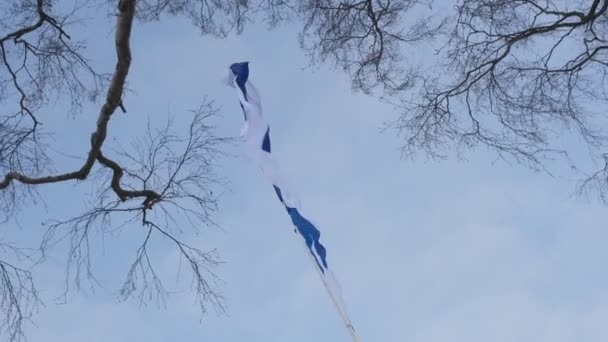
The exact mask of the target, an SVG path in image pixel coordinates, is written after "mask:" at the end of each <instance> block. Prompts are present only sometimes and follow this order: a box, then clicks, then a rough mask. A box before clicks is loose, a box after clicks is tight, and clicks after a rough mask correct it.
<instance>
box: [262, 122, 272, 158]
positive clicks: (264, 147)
mask: <svg viewBox="0 0 608 342" xmlns="http://www.w3.org/2000/svg"><path fill="white" fill-rule="evenodd" d="M262 150H263V151H266V152H268V153H270V127H268V128H267V129H266V134H265V135H264V141H262Z"/></svg>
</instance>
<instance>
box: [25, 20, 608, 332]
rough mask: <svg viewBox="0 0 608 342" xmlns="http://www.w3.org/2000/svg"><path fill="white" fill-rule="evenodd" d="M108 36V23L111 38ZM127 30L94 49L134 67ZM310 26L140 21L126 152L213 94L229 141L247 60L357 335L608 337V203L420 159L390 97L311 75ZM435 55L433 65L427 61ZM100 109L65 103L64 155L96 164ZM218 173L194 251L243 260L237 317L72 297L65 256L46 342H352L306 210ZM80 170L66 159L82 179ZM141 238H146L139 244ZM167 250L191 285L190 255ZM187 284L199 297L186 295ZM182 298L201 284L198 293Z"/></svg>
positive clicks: (55, 115)
mask: <svg viewBox="0 0 608 342" xmlns="http://www.w3.org/2000/svg"><path fill="white" fill-rule="evenodd" d="M102 24H104V25H102ZM107 24H108V22H107V21H105V20H102V21H101V22H100V23H99V25H98V26H93V27H91V26H90V27H89V28H88V29H87V30H82V31H81V32H80V34H81V35H82V36H83V37H88V38H89V39H90V38H91V37H96V38H95V39H91V40H90V49H89V51H90V56H92V57H93V59H94V60H95V63H96V64H97V65H99V66H100V67H102V68H105V70H111V68H112V66H113V65H114V63H115V60H114V51H113V49H112V46H113V45H112V38H113V35H112V32H111V26H109V25H107ZM296 35H297V27H296V26H293V27H291V26H287V27H283V28H280V29H278V30H273V31H268V30H266V29H265V27H264V25H250V26H249V27H248V29H247V30H246V32H245V33H244V34H243V35H241V36H238V37H237V36H231V37H230V38H228V39H224V40H216V39H211V38H208V37H201V36H200V35H199V34H198V32H197V30H196V29H195V28H194V27H192V26H191V25H190V24H189V23H188V22H187V21H185V20H175V19H171V20H163V21H161V22H160V23H154V24H145V25H142V24H137V26H136V28H135V29H134V33H133V36H132V49H133V66H132V69H131V73H130V76H129V86H130V87H131V88H132V89H134V90H135V92H134V93H133V94H129V95H128V97H127V99H126V101H125V102H126V105H127V109H128V113H127V114H122V113H117V114H116V117H114V118H113V120H112V122H111V127H110V137H109V139H108V141H109V144H110V145H111V144H114V141H115V140H117V141H122V142H123V143H128V139H129V137H131V136H134V135H137V134H142V133H143V130H144V127H143V126H142V125H141V124H142V122H145V120H146V119H147V118H150V119H151V121H152V122H153V123H154V124H158V125H162V124H163V123H164V121H165V120H166V116H167V114H168V113H169V112H171V113H172V114H173V115H174V116H175V117H176V118H177V121H178V124H179V123H182V124H183V123H184V122H185V121H187V119H188V114H187V111H188V110H189V109H192V108H194V107H196V106H197V105H198V104H199V103H200V101H201V99H202V98H203V97H204V96H207V97H208V98H211V99H213V100H214V101H215V103H216V104H217V105H219V106H221V108H222V110H221V113H220V114H221V116H220V117H217V118H216V119H215V124H216V126H217V127H218V134H221V135H229V136H235V135H237V134H238V133H239V132H240V129H241V125H242V114H241V112H240V108H239V107H238V102H237V99H236V97H235V94H234V92H233V91H232V89H230V88H228V87H226V86H225V85H223V84H222V83H221V79H222V78H223V77H225V75H226V70H227V67H228V66H229V65H230V64H231V63H233V62H238V61H244V60H248V61H250V63H251V64H250V67H251V75H250V79H251V80H252V81H253V82H254V83H255V84H256V86H257V88H258V89H259V90H260V93H261V96H262V100H263V103H264V108H265V115H266V117H267V120H268V122H269V123H270V125H271V132H272V140H273V154H274V155H275V157H276V159H277V160H278V161H279V163H280V164H281V168H282V170H283V173H284V176H285V178H286V179H287V180H288V181H289V182H290V184H291V186H292V188H293V189H294V190H295V191H296V192H298V193H299V195H300V198H301V200H302V204H303V206H304V209H305V211H306V212H307V213H308V214H309V215H310V216H311V217H312V218H313V219H314V220H315V221H316V222H318V223H319V224H320V229H321V231H322V241H323V242H324V243H325V246H326V247H327V248H328V261H329V262H330V265H332V267H333V268H334V271H335V273H336V275H337V277H338V279H339V280H340V282H341V284H342V287H343V292H344V297H345V300H346V303H347V305H348V307H349V309H350V313H351V316H352V319H353V321H354V324H355V326H356V328H357V330H358V332H359V334H360V336H361V338H362V341H367V342H371V341H374V342H377V341H382V342H404V341H412V342H435V341H437V342H439V341H446V340H450V341H454V342H457V341H462V342H464V341H466V342H477V341H479V342H482V341H484V342H485V341H488V340H491V341H495V342H500V341H552V342H557V341H589V342H592V341H606V339H608V325H606V324H605V318H606V317H607V315H608V296H607V294H606V288H607V286H608V277H607V276H606V272H605V267H604V265H605V260H606V259H607V257H608V249H606V248H605V241H606V240H607V238H608V231H607V230H606V229H605V227H604V224H603V222H605V219H606V210H605V207H603V206H601V205H599V204H597V203H594V202H590V201H585V200H583V199H581V198H577V197H573V196H571V192H572V189H573V184H572V183H571V182H568V181H565V180H563V179H558V178H550V177H548V176H547V175H544V174H539V173H534V172H531V171H530V170H528V169H525V168H523V167H519V166H514V165H508V164H506V163H502V162H497V163H493V161H494V158H493V155H491V154H486V153H483V152H474V153H472V154H470V155H469V156H468V157H469V161H468V162H458V161H456V160H454V159H449V160H446V161H442V162H428V161H426V160H425V158H423V157H421V158H418V159H414V160H402V159H401V158H400V152H399V145H400V141H399V140H398V137H396V136H395V134H393V132H385V133H381V132H380V127H381V126H382V123H383V122H385V121H390V120H391V119H393V118H394V117H395V115H397V113H396V112H395V111H393V109H392V108H391V107H390V106H387V105H385V104H382V103H380V102H379V101H378V100H377V99H375V98H373V97H368V96H364V95H361V94H353V93H352V92H351V91H350V85H349V83H348V79H347V77H346V76H345V75H344V74H342V73H340V72H337V71H332V70H331V69H329V68H327V67H325V66H322V67H321V68H319V69H318V70H310V69H305V68H304V67H305V66H306V64H307V62H308V61H307V59H306V58H305V56H304V54H303V53H302V51H301V50H300V49H299V48H298V45H297V36H296ZM420 58H424V56H420ZM97 108H98V105H97V104H94V105H90V106H86V107H85V108H84V109H83V112H82V113H81V114H80V115H78V116H76V117H74V118H72V117H68V116H67V114H64V113H63V111H62V108H61V105H58V106H57V107H55V108H51V109H49V111H48V112H47V113H45V114H44V116H43V117H42V120H43V121H44V122H45V124H46V125H45V127H46V128H47V129H49V130H50V129H53V130H56V132H57V136H56V140H55V144H56V145H54V148H55V149H57V150H60V151H62V152H64V153H67V154H71V155H83V154H84V153H85V151H86V149H87V147H88V146H87V144H85V142H87V141H88V138H87V137H88V135H89V134H90V130H91V127H92V126H93V120H94V119H93V118H95V117H96V115H97ZM227 148H228V149H227V151H228V152H230V153H231V155H232V156H231V157H227V158H225V159H223V160H222V162H221V165H220V166H219V168H218V170H217V171H218V173H219V174H220V175H221V176H222V178H223V179H225V180H226V181H227V182H228V185H227V187H226V188H224V190H225V193H224V195H223V196H222V198H221V200H220V211H219V212H218V213H217V215H216V217H215V219H216V221H217V222H218V223H219V225H220V227H221V228H222V229H218V228H215V227H204V228H203V229H202V231H201V234H199V235H198V236H193V237H192V238H191V240H190V242H191V243H192V244H196V245H197V246H200V247H202V248H203V249H211V248H217V249H218V250H219V252H220V254H221V257H222V259H223V260H225V261H226V263H225V264H223V265H222V266H221V267H220V269H219V270H218V273H219V275H220V276H221V277H222V279H223V280H224V281H225V284H223V285H221V288H220V289H221V290H222V291H223V293H224V294H225V296H226V298H227V300H228V306H227V309H228V312H227V313H228V315H227V316H217V315H215V314H214V312H210V313H209V314H208V315H206V316H203V317H202V320H201V315H200V312H199V311H197V308H196V306H195V305H193V304H194V303H193V300H192V298H190V297H189V293H188V292H185V293H182V294H177V295H175V296H173V297H171V298H170V301H169V302H168V305H167V307H166V308H160V309H159V308H157V307H156V306H154V305H152V306H149V307H147V308H140V307H139V306H138V305H137V303H136V302H135V301H129V302H126V303H117V301H116V299H115V297H113V295H112V294H113V293H112V292H111V290H110V289H111V288H112V287H110V289H104V288H98V289H96V291H95V293H94V294H89V295H84V294H78V293H72V294H71V295H70V297H69V298H68V304H66V305H58V304H55V303H54V301H53V300H52V298H53V296H55V295H57V294H59V293H60V291H61V289H62V285H63V283H62V281H63V278H62V276H63V273H62V272H63V264H62V262H63V259H62V258H63V254H62V253H61V251H59V250H58V251H56V253H55V254H53V258H52V259H51V260H50V262H49V263H48V264H47V265H45V266H44V267H42V268H41V269H40V270H39V273H38V274H39V278H38V279H37V280H38V282H39V286H40V287H41V288H42V289H43V290H44V295H45V296H46V297H45V298H47V306H46V307H45V308H42V309H41V311H40V312H39V314H38V315H37V316H36V318H35V322H36V326H32V327H29V328H28V332H27V333H28V334H29V336H30V338H31V340H32V341H42V340H44V341H62V342H72V341H74V342H76V341H82V340H88V341H91V342H96V341H115V342H120V341H133V340H137V341H148V342H155V341H167V340H180V341H268V342H271V341H277V342H279V341H293V342H299V341H311V340H315V341H333V342H338V341H349V337H348V335H347V333H346V332H345V330H344V329H343V327H342V326H341V321H340V320H339V318H338V315H337V314H336V313H335V311H334V309H333V307H332V305H331V302H330V300H329V298H328V297H327V295H326V294H325V292H324V289H323V288H322V285H321V283H320V282H319V279H318V276H317V275H316V273H315V271H314V269H313V268H312V267H311V264H310V260H309V259H308V257H307V256H306V255H305V254H304V253H303V250H302V248H300V246H299V244H300V241H299V240H298V238H297V236H296V235H294V233H293V229H292V226H291V224H290V221H289V217H288V216H287V215H286V214H285V212H284V210H283V209H282V207H281V205H280V203H279V202H278V201H277V200H276V198H275V197H274V193H273V191H272V187H271V186H270V184H268V183H267V181H266V179H265V178H264V177H263V175H262V174H261V172H259V171H258V170H257V169H256V167H255V166H254V165H252V164H251V163H250V162H249V161H248V160H246V159H245V158H243V157H242V156H241V153H240V150H239V149H238V146H236V147H227ZM78 163H79V161H78V160H71V159H69V158H61V159H59V163H58V164H57V167H58V168H59V169H62V170H63V169H68V168H71V166H74V165H78ZM90 186H91V183H84V184H80V185H78V184H70V185H53V186H48V187H45V188H44V189H43V190H42V193H43V195H44V196H45V198H46V199H47V206H46V208H44V207H42V206H37V207H33V208H31V209H28V211H25V212H23V214H22V216H21V220H20V221H21V223H22V228H21V230H20V231H19V234H21V235H22V236H21V238H25V239H26V240H28V241H37V240H38V239H39V238H40V234H39V233H40V232H41V230H42V228H43V227H41V226H40V222H41V221H44V220H45V219H48V218H62V217H66V216H68V215H70V214H75V213H78V212H79V210H80V208H81V207H82V197H80V195H79V194H81V193H82V192H83V191H86V190H88V189H89V188H88V187H90ZM138 228H139V227H137V226H134V227H133V228H132V231H131V232H129V233H127V234H126V235H125V237H124V238H123V237H120V238H119V239H118V240H117V242H113V243H110V242H108V245H107V246H106V248H105V253H104V254H103V255H100V257H99V258H97V260H96V267H97V269H98V270H99V272H100V277H101V278H102V279H103V280H104V281H106V282H107V284H109V285H110V286H114V287H115V286H116V285H118V284H119V282H120V281H121V279H122V278H123V277H124V275H125V272H126V269H125V268H126V267H127V266H128V264H127V262H128V261H129V260H130V258H132V257H133V256H134V252H135V251H134V248H132V245H130V243H132V242H133V241H137V240H136V238H137V237H138V236H141V235H140V233H141V232H138V231H137V229H138ZM132 239H135V240H132ZM154 256H155V257H156V258H157V259H156V260H157V261H158V265H159V269H160V271H161V272H162V273H163V274H168V275H172V274H173V273H174V272H175V268H176V267H177V264H176V263H175V262H174V257H175V251H174V250H172V249H170V248H166V246H162V245H159V246H158V248H157V249H156V250H155V253H154ZM186 285H187V284H186ZM180 286H181V287H182V288H183V287H184V285H183V284H182V285H180Z"/></svg>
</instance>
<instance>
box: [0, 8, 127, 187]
mask: <svg viewBox="0 0 608 342" xmlns="http://www.w3.org/2000/svg"><path fill="white" fill-rule="evenodd" d="M118 10H119V15H118V18H117V23H116V53H117V59H118V62H117V64H116V69H115V71H114V74H113V76H112V80H111V83H110V87H109V89H108V92H107V96H106V102H105V103H104V105H103V106H102V107H101V110H100V113H99V116H98V119H97V127H96V130H95V132H93V134H92V135H91V149H90V151H89V154H88V157H87V160H86V162H85V163H84V165H83V166H82V167H81V168H80V169H79V170H78V171H73V172H68V173H63V174H59V175H51V176H45V177H28V176H26V175H22V174H20V173H17V172H9V173H8V174H7V175H6V176H5V177H4V179H3V180H2V181H1V182H0V190H4V189H6V188H7V187H8V186H9V185H11V183H12V181H14V180H15V181H19V182H21V183H23V184H27V185H37V184H47V183H57V182H63V181H67V180H73V179H78V180H83V179H85V178H87V176H88V175H89V173H90V172H91V169H92V168H93V165H94V164H95V161H96V159H97V157H98V156H99V155H100V151H101V146H102V145H103V143H104V141H105V139H106V136H107V129H108V122H109V121H110V118H111V116H112V114H113V113H114V111H115V110H116V108H117V107H118V106H119V105H120V103H121V98H122V93H123V88H124V84H125V80H126V77H127V74H128V72H129V66H130V65H131V51H130V47H129V38H130V36H131V28H132V25H133V16H134V14H135V0H121V1H120V2H119V4H118Z"/></svg>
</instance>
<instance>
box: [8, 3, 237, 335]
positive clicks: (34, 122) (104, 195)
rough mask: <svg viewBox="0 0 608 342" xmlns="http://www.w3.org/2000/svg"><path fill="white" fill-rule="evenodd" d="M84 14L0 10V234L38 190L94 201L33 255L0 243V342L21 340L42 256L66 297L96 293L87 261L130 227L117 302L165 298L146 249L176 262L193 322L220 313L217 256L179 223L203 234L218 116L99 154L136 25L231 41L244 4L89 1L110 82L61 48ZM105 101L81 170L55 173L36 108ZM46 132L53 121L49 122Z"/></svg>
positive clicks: (72, 49) (47, 7)
mask: <svg viewBox="0 0 608 342" xmlns="http://www.w3.org/2000/svg"><path fill="white" fill-rule="evenodd" d="M85 4H87V3H81V2H80V1H75V2H74V6H73V7H72V8H70V9H69V10H67V11H66V10H65V8H66V7H65V6H62V7H61V8H58V6H57V4H56V3H55V1H52V0H29V1H22V0H11V1H5V2H3V3H2V4H1V5H0V16H1V17H0V32H2V33H1V35H0V56H1V60H0V61H1V63H0V103H1V104H2V109H1V112H0V223H1V224H2V225H1V226H0V227H2V229H8V228H11V226H12V224H11V222H12V221H11V220H12V219H13V218H14V217H16V216H17V215H18V214H19V213H20V211H21V210H23V209H24V208H26V207H27V204H28V201H29V200H30V199H32V198H40V195H39V193H38V191H37V189H39V187H41V186H44V185H46V184H51V183H66V182H81V181H85V180H87V181H89V182H92V184H95V185H96V187H95V188H96V189H97V190H96V191H95V192H94V193H93V194H92V198H93V200H91V201H89V208H88V209H87V210H86V211H84V212H82V213H80V214H77V213H75V215H74V216H73V217H70V218H67V219H58V220H52V221H49V222H48V223H47V224H45V231H44V233H43V237H42V244H41V245H40V246H39V247H38V248H34V249H25V248H19V247H18V246H15V245H14V244H12V243H9V242H6V241H4V242H3V241H0V319H1V320H0V322H1V323H0V336H2V337H3V338H4V340H9V341H16V340H19V339H21V338H24V337H25V334H24V324H25V323H26V322H28V321H29V320H30V319H31V317H32V315H33V313H35V311H36V309H37V308H38V307H39V305H41V304H42V303H43V302H42V298H41V297H40V294H39V292H38V290H37V288H36V286H35V284H36V283H35V281H34V280H35V276H34V274H33V273H32V267H33V266H35V265H37V264H38V263H40V262H43V261H44V260H45V257H46V256H47V254H48V253H49V251H50V249H51V248H52V247H56V246H67V264H66V278H65V280H66V283H65V284H66V287H65V291H66V292H65V293H64V295H67V291H68V290H69V289H70V287H71V284H75V286H76V287H77V288H78V289H81V287H82V286H83V285H84V283H85V282H88V283H90V284H91V285H94V284H95V282H96V277H95V272H94V268H93V266H92V261H91V258H92V257H91V249H92V246H93V245H94V244H95V243H96V242H99V241H97V240H99V236H107V235H112V234H116V233H117V231H120V230H124V229H127V228H128V227H132V226H134V225H135V226H140V227H143V230H140V231H141V243H140V244H139V247H138V248H137V250H136V251H134V255H133V260H132V262H131V264H130V267H129V270H128V272H127V274H126V275H125V279H124V282H123V285H122V287H121V288H120V291H119V293H120V298H122V299H123V300H126V299H129V298H131V297H134V296H135V297H136V298H138V299H139V300H140V301H141V302H142V303H144V302H146V301H149V300H151V299H153V298H156V299H158V300H160V301H164V300H165V298H166V296H167V294H168V291H167V290H166V289H165V287H164V285H163V281H162V277H161V276H159V274H158V273H157V271H156V269H155V266H154V262H153V258H151V257H150V253H149V251H150V247H149V246H150V243H151V241H153V240H156V241H160V242H162V241H164V242H165V243H168V244H169V245H171V246H173V247H174V248H175V250H176V251H178V252H179V255H181V259H182V261H185V263H184V264H185V265H186V266H187V267H186V268H187V270H188V271H189V273H190V274H191V275H192V290H193V293H194V295H195V297H196V301H197V303H198V305H199V307H200V309H201V311H202V312H206V311H207V309H208V307H209V306H210V305H211V306H213V307H214V308H216V309H218V310H220V311H221V310H223V298H222V295H221V293H220V292H219V290H218V288H217V286H216V281H217V280H219V279H218V278H217V277H216V276H215V274H214V268H215V267H216V266H217V265H218V264H219V263H220V260H219V258H218V255H217V253H216V252H215V251H214V250H211V251H204V250H202V249H200V248H198V247H196V246H192V245H189V244H188V242H187V241H185V240H184V239H183V238H182V232H183V231H184V230H185V229H186V228H188V227H184V226H183V225H184V221H186V223H187V224H189V225H190V228H191V229H192V230H195V231H197V230H200V229H201V228H202V227H205V226H209V225H213V224H214V223H213V219H212V215H213V212H214V211H215V210H216V207H217V197H216V196H215V195H214V194H213V192H212V191H211V189H212V188H213V185H214V184H216V182H217V181H218V177H217V175H215V174H214V165H215V162H216V159H217V157H219V156H220V155H221V153H222V150H221V147H222V145H223V144H224V143H226V142H228V141H229V139H227V138H221V137H217V136H215V135H214V133H213V127H212V126H210V123H209V122H210V119H211V117H213V116H215V114H216V113H217V108H216V107H215V106H214V104H213V102H212V101H209V100H207V99H205V100H204V101H203V103H202V104H201V105H200V106H199V107H198V108H197V109H196V110H193V111H192V113H191V117H192V120H191V123H190V125H189V126H188V127H187V128H186V129H185V130H184V129H183V128H181V127H180V128H178V129H176V128H175V127H174V123H173V120H172V119H171V118H169V119H168V121H167V125H166V126H165V128H163V129H160V130H158V129H154V128H153V127H152V126H151V125H148V126H147V130H145V131H142V132H141V133H142V137H141V138H139V139H135V140H134V141H132V142H131V143H130V144H121V145H122V146H128V147H122V148H119V149H118V150H109V149H108V148H105V144H104V143H105V140H106V138H107V136H108V129H109V128H108V127H109V126H108V124H109V122H110V120H112V118H113V115H114V113H115V112H116V111H117V110H118V109H120V110H122V111H123V112H124V111H126V108H125V107H126V106H125V105H124V104H123V98H124V94H125V90H126V84H127V79H128V75H129V70H130V66H131V63H132V57H131V51H130V38H131V31H132V28H133V25H134V22H135V20H136V19H137V18H139V19H140V20H141V21H143V22H145V21H148V20H156V19H158V18H159V17H160V16H161V15H162V13H170V14H176V15H178V14H179V15H185V16H187V17H189V18H191V19H192V20H193V21H194V23H195V24H197V26H198V27H200V29H201V31H202V33H204V34H212V35H216V36H220V37H221V36H225V35H226V34H227V33H228V32H230V31H231V30H234V29H236V30H237V31H240V30H241V29H242V22H243V21H244V18H245V13H244V12H245V9H246V6H245V5H246V4H245V3H242V4H240V3H235V4H228V3H227V2H224V1H145V0H140V1H136V0H120V1H105V0H104V1H99V3H98V4H97V5H98V6H111V7H108V8H113V9H114V10H112V11H110V14H111V15H112V16H114V17H115V20H116V21H115V46H114V48H115V50H116V67H115V69H114V70H113V72H112V73H109V74H104V73H101V72H98V71H96V70H95V69H94V68H93V67H92V66H91V63H90V62H89V61H88V59H87V58H86V56H85V54H84V48H85V47H86V42H74V41H72V37H71V36H70V32H69V31H70V27H71V25H72V24H73V23H75V22H77V21H79V20H80V19H81V18H80V17H79V14H80V10H81V8H82V7H83V6H84V5H85ZM88 4H90V2H89V3H88ZM62 5H63V4H62ZM104 93H105V99H102V101H101V105H100V109H99V112H98V115H97V121H96V122H95V125H94V126H93V129H92V133H91V135H90V140H89V142H88V143H89V145H90V147H89V149H88V152H87V153H86V154H85V155H84V156H83V159H82V160H83V162H82V165H81V166H80V167H77V168H75V169H74V170H61V169H62V166H61V165H57V166H55V165H54V164H53V161H54V155H53V154H52V153H49V150H48V145H49V140H48V139H47V134H48V133H50V132H46V131H45V130H44V129H43V127H44V120H49V119H50V118H49V116H48V115H43V113H44V111H45V110H46V108H47V105H48V104H49V103H50V102H51V101H52V99H56V98H62V99H64V100H67V101H68V102H69V103H70V111H71V113H72V114H73V115H78V114H79V113H80V112H81V111H82V110H83V103H84V101H93V102H97V100H98V99H99V97H100V95H102V94H104ZM133 115H137V113H133ZM53 120H61V118H60V117H58V116H54V117H53ZM144 121H145V118H142V122H144ZM142 127H145V125H142ZM176 130H179V132H181V133H180V134H177V133H176ZM184 132H185V133H184ZM55 167H57V169H56V168H55ZM58 169H59V171H58ZM180 264H181V262H180Z"/></svg>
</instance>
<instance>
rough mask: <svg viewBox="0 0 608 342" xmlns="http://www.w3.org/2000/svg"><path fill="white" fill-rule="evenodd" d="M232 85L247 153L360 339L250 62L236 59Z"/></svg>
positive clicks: (353, 332)
mask: <svg viewBox="0 0 608 342" xmlns="http://www.w3.org/2000/svg"><path fill="white" fill-rule="evenodd" d="M227 83H228V85H230V86H232V87H234V88H235V90H236V92H237V96H238V99H239V102H240V105H241V109H242V110H243V114H244V118H245V124H244V126H243V130H242V132H241V134H242V136H243V137H244V143H245V153H246V155H247V156H248V157H249V158H250V159H252V160H253V161H254V162H255V163H256V164H257V165H258V166H259V167H260V168H261V169H262V172H263V173H264V174H265V175H266V176H267V177H268V178H269V179H270V181H271V182H272V185H273V187H274V190H275V192H276V195H277V197H278V199H279V201H281V203H282V204H283V205H284V207H285V210H286V211H287V213H288V214H289V216H290V217H291V222H292V223H293V225H294V226H295V228H296V230H297V232H298V234H299V235H300V236H301V237H302V239H303V242H304V245H305V247H306V250H307V251H308V254H309V255H310V256H311V259H312V260H313V262H314V265H315V268H316V269H317V270H318V271H319V275H320V276H321V280H322V281H323V284H324V285H325V288H326V289H327V291H328V293H329V295H330V297H331V299H332V300H333V302H334V304H335V306H336V308H337V310H338V313H339V314H340V316H341V318H342V319H343V320H344V323H345V325H346V327H347V328H348V331H349V333H350V334H351V336H352V338H353V340H354V341H359V339H358V337H357V335H356V333H355V330H354V327H353V325H352V323H351V321H350V319H349V318H348V315H347V312H346V307H345V305H344V301H343V300H342V295H341V291H340V287H339V285H338V282H337V281H336V279H335V277H334V275H333V273H332V272H331V269H330V267H329V265H328V262H327V250H326V248H325V246H323V244H322V243H321V240H320V239H321V232H320V231H319V229H318V228H317V225H316V224H314V223H313V222H312V221H311V220H310V219H309V218H307V216H306V215H305V214H304V213H303V212H302V207H301V205H300V202H299V200H298V199H297V197H296V196H295V195H294V194H293V193H292V192H290V191H289V189H288V188H287V187H286V185H285V182H284V181H283V179H282V178H281V177H280V172H279V166H278V164H277V162H276V161H275V160H274V159H273V158H272V154H271V144H270V127H269V126H268V124H267V123H266V121H265V120H264V116H263V110H262V103H261V99H260V95H259V93H258V91H257V89H256V88H255V87H254V86H253V84H252V83H251V81H250V80H249V63H248V62H242V63H234V64H232V65H231V66H230V70H229V77H228V79H227Z"/></svg>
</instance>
